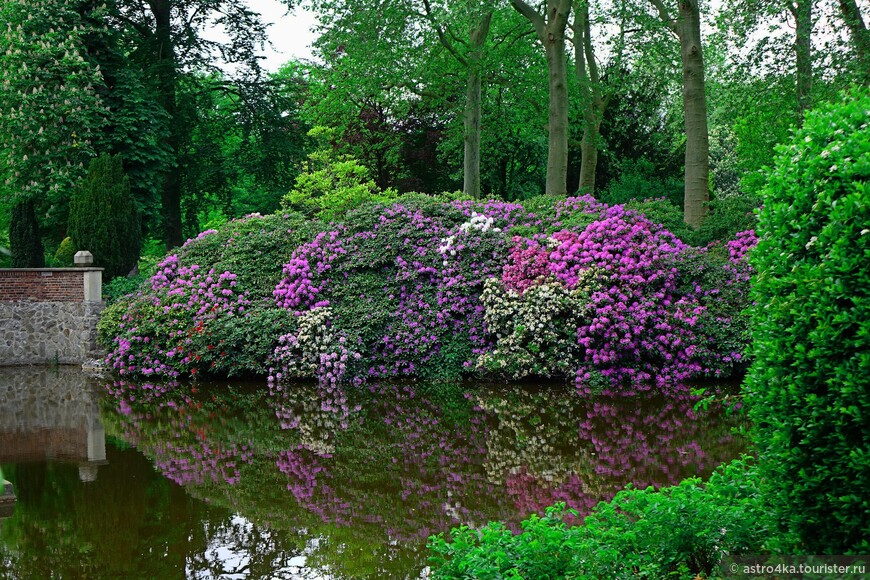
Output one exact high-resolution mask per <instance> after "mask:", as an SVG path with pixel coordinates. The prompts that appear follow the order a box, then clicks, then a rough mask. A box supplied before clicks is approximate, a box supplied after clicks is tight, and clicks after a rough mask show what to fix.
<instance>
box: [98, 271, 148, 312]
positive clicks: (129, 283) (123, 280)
mask: <svg viewBox="0 0 870 580" xmlns="http://www.w3.org/2000/svg"><path fill="white" fill-rule="evenodd" d="M144 280H145V278H144V277H143V276H141V275H138V274H137V275H133V276H115V277H114V278H112V280H111V281H110V282H108V283H107V284H103V300H105V301H106V304H107V305H112V304H114V303H115V302H117V301H118V300H120V299H121V298H123V297H124V296H126V295H127V294H133V293H134V292H136V291H137V290H138V289H139V286H141V285H142V282H143V281H144Z"/></svg>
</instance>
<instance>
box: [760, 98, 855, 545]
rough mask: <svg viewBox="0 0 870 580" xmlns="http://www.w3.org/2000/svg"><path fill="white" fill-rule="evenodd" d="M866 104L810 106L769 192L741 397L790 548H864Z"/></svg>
mask: <svg viewBox="0 0 870 580" xmlns="http://www.w3.org/2000/svg"><path fill="white" fill-rule="evenodd" d="M868 111H870V95H868V93H867V92H866V90H862V91H856V92H853V93H851V94H847V95H846V96H845V98H844V100H843V101H842V102H840V103H838V104H826V105H823V106H821V107H819V109H818V110H816V111H813V112H811V113H809V114H807V116H806V119H805V123H804V126H803V128H802V129H800V130H798V131H796V132H795V134H794V136H793V138H792V140H791V141H790V142H789V143H788V144H786V145H785V146H782V147H780V148H779V154H778V156H777V158H776V166H775V168H774V169H773V170H772V171H771V173H770V176H769V179H768V182H767V185H766V187H765V188H764V190H763V197H762V202H763V206H762V209H761V210H760V213H759V228H758V230H759V233H760V236H759V237H760V240H759V243H758V247H757V248H756V250H755V251H754V252H753V254H752V256H753V259H752V261H753V263H754V265H755V267H756V269H757V271H758V275H757V279H756V282H755V285H754V288H753V290H754V292H753V298H754V301H755V302H756V304H757V307H756V308H755V310H754V314H753V322H754V326H755V328H754V331H753V338H754V350H755V356H756V362H755V364H754V366H753V367H752V371H751V374H750V376H749V378H748V381H747V390H748V393H747V396H748V398H749V400H750V401H751V407H750V408H751V415H752V417H753V419H754V422H755V424H756V428H757V434H756V440H757V444H758V447H759V454H760V465H761V467H762V469H763V472H764V476H765V477H764V482H765V488H764V493H765V498H766V501H767V502H769V503H770V505H771V507H772V509H773V510H774V512H775V514H776V516H777V520H778V530H777V531H778V532H780V533H781V534H783V537H782V539H781V545H780V548H781V549H782V550H787V553H795V552H802V553H808V554H844V553H856V554H866V553H868V550H870V494H868V493H867V490H868V489H870V422H868V420H867V417H868V416H870V382H868V380H870V379H868V377H870V271H868V268H867V264H868V257H870V235H868V234H870V230H868V227H870V226H868V224H870V190H868V189H867V180H868V178H870V125H868V122H867V112H868Z"/></svg>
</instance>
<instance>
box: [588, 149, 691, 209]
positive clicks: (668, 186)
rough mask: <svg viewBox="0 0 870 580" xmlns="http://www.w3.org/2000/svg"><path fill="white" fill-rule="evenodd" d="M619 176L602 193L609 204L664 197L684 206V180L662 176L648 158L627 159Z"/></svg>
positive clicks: (674, 203)
mask: <svg viewBox="0 0 870 580" xmlns="http://www.w3.org/2000/svg"><path fill="white" fill-rule="evenodd" d="M621 169H622V172H621V173H620V175H619V177H618V178H616V179H614V180H613V181H611V182H610V184H608V186H607V189H606V190H605V191H604V192H602V193H601V196H600V197H601V201H603V202H605V203H609V204H616V203H626V202H629V201H632V200H641V199H654V198H664V199H667V200H668V201H669V202H670V203H671V204H673V205H674V207H677V208H681V207H683V189H684V188H683V182H682V180H679V179H674V178H671V177H661V175H660V172H659V171H658V170H657V169H656V167H655V165H654V164H653V163H652V162H650V161H648V160H647V159H643V158H641V159H638V160H636V161H626V162H625V163H623V164H622V168H621Z"/></svg>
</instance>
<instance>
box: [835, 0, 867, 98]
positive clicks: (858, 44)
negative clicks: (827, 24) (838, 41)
mask: <svg viewBox="0 0 870 580" xmlns="http://www.w3.org/2000/svg"><path fill="white" fill-rule="evenodd" d="M840 14H841V15H842V16H843V21H844V22H845V23H846V26H847V27H848V28H849V34H850V35H851V37H852V44H853V45H855V56H856V57H857V60H858V74H859V75H860V78H859V80H860V81H861V83H862V84H864V85H867V84H870V33H868V31H867V26H866V25H865V24H864V18H863V17H862V16H861V11H860V10H858V3H857V2H855V0H840Z"/></svg>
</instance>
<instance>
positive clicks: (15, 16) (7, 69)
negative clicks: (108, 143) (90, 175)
mask: <svg viewBox="0 0 870 580" xmlns="http://www.w3.org/2000/svg"><path fill="white" fill-rule="evenodd" d="M79 8H80V6H79V3H76V2H70V1H69V0H37V1H32V0H5V1H4V2H3V3H2V4H0V22H3V26H2V28H0V86H2V87H3V89H2V90H0V143H3V147H2V148H0V197H3V198H7V199H12V200H20V199H22V198H23V199H27V198H29V199H34V200H37V199H38V200H40V201H52V202H53V201H56V200H57V199H59V198H60V197H62V196H66V195H69V193H70V190H71V189H72V187H73V186H74V185H75V183H76V182H77V181H78V180H79V179H80V178H81V177H82V175H83V174H84V167H83V165H82V164H83V162H84V161H86V160H87V159H88V157H90V156H91V155H92V154H93V146H92V142H93V139H94V138H95V136H96V134H97V132H98V131H99V129H100V127H101V125H102V122H103V116H104V108H103V105H102V103H101V102H100V99H99V97H98V96H97V94H96V87H97V86H99V85H100V84H101V79H100V76H99V72H98V71H97V70H96V69H95V68H94V67H93V66H92V64H91V63H90V62H88V61H87V60H86V59H85V58H84V55H85V42H86V39H87V37H88V35H89V34H94V33H95V30H94V28H93V27H92V26H91V25H90V24H89V23H88V22H87V21H86V20H85V18H84V17H83V16H82V14H80V13H79ZM82 10H83V11H86V9H84V8H82ZM100 10H102V9H100Z"/></svg>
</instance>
